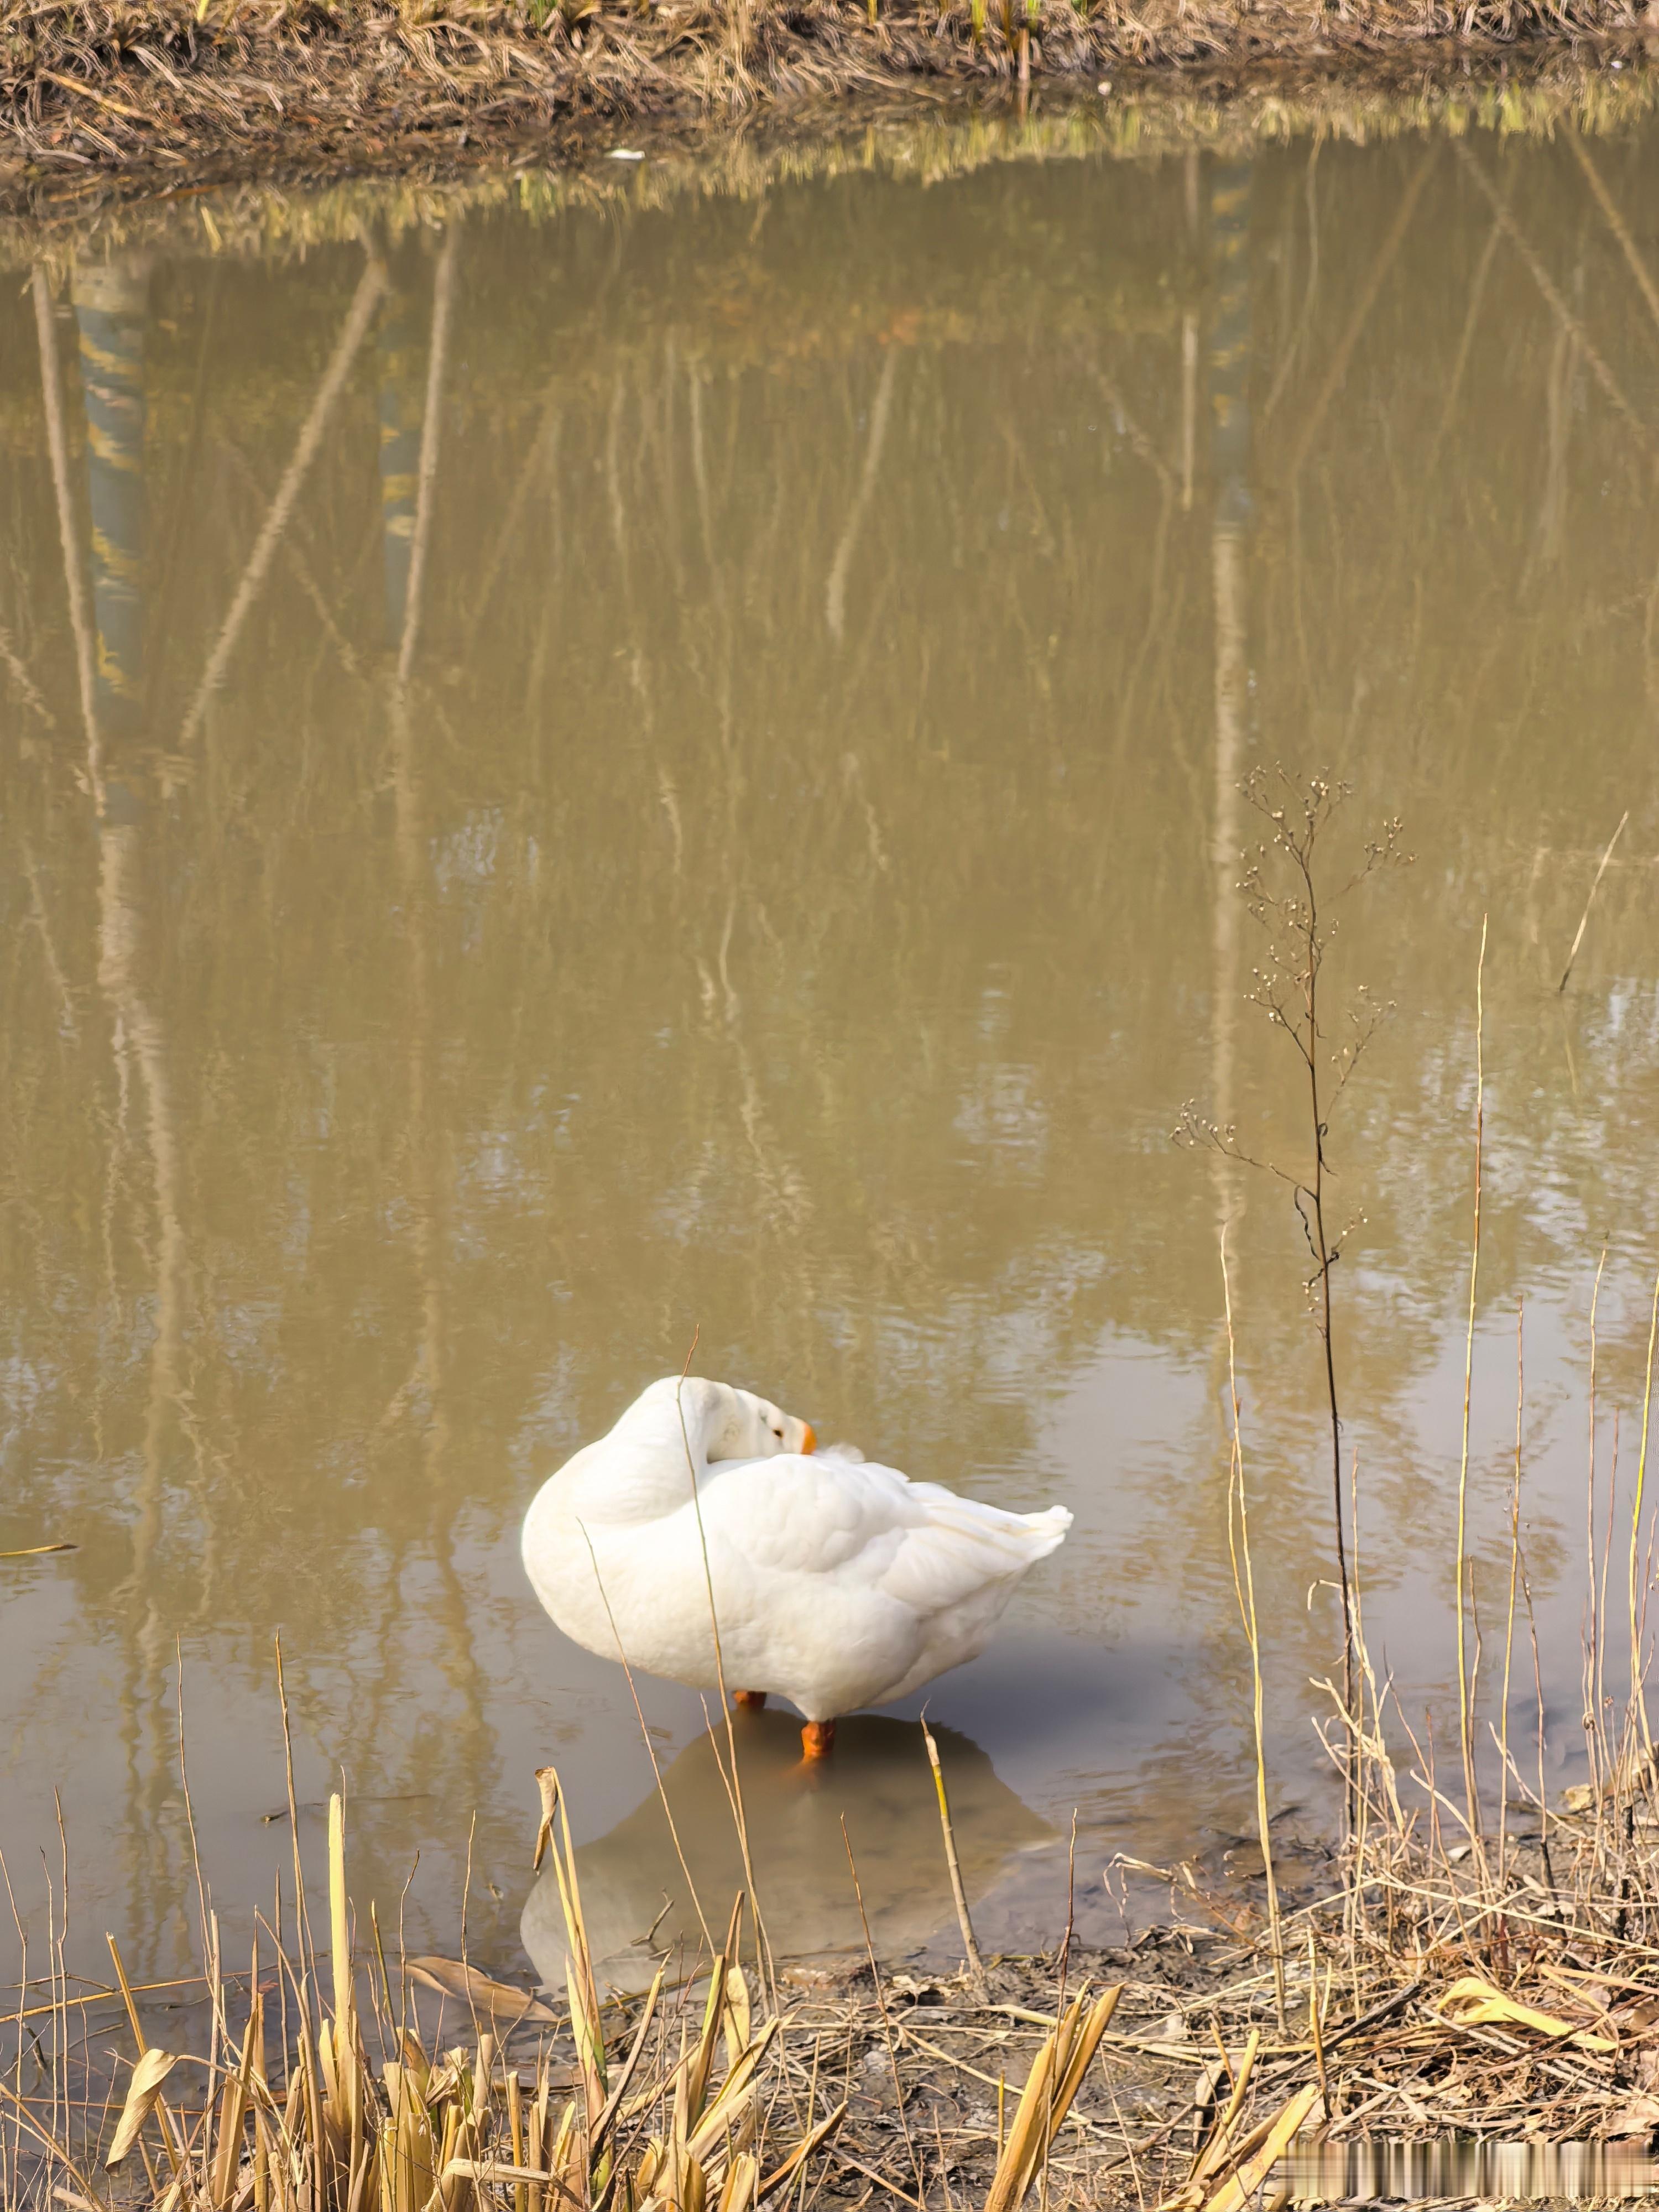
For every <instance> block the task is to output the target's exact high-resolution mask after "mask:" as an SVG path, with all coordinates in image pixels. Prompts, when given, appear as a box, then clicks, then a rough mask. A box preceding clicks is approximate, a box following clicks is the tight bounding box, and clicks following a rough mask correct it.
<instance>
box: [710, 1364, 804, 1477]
mask: <svg viewBox="0 0 1659 2212" xmlns="http://www.w3.org/2000/svg"><path fill="white" fill-rule="evenodd" d="M679 1396H680V1407H681V1411H682V1412H683V1413H684V1417H685V1429H686V1434H687V1436H688V1437H690V1440H691V1443H692V1447H693V1449H696V1447H697V1446H698V1445H701V1446H702V1456H703V1458H704V1459H705V1460H706V1461H707V1460H717V1459H772V1458H774V1457H775V1456H776V1455H777V1454H778V1453H779V1452H810V1451H811V1450H812V1449H814V1447H815V1446H816V1445H817V1437H816V1436H815V1435H814V1434H813V1432H812V1424H811V1422H810V1421H803V1420H801V1419H799V1417H798V1416H797V1415H795V1414H793V1413H785V1412H784V1410H783V1408H782V1407H781V1406H775V1405H774V1404H773V1403H772V1401H771V1400H770V1399H769V1398H757V1396H756V1395H755V1394H754V1392H753V1391H752V1390H738V1389H734V1388H733V1387H732V1384H731V1383H708V1382H705V1381H703V1380H702V1377H701V1376H687V1377H686V1379H685V1382H684V1385H682V1386H680V1391H679Z"/></svg>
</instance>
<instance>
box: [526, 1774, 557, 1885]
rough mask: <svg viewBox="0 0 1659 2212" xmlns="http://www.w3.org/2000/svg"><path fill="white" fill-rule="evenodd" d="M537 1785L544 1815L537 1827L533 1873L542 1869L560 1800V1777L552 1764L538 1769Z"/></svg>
mask: <svg viewBox="0 0 1659 2212" xmlns="http://www.w3.org/2000/svg"><path fill="white" fill-rule="evenodd" d="M536 1787H537V1789H538V1790H540V1791H541V1793H542V1817H541V1820H540V1821H539V1822H538V1826H537V1829H536V1856H535V1857H534V1858H533V1859H532V1861H531V1862H530V1871H531V1873H532V1874H539V1873H540V1872H541V1870H542V1860H543V1858H544V1857H545V1855H546V1851H547V1847H548V1845H549V1844H550V1843H551V1842H552V1840H553V1815H554V1813H555V1811H556V1809H557V1807H558V1802H559V1777H558V1773H557V1771H556V1769H555V1768H553V1767H551V1766H538V1768H537V1769H536Z"/></svg>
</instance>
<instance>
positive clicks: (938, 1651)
mask: <svg viewBox="0 0 1659 2212" xmlns="http://www.w3.org/2000/svg"><path fill="white" fill-rule="evenodd" d="M816 1447H817V1439H816V1438H815V1437H814V1436H813V1433H812V1429H811V1424H810V1423H809V1422H806V1421H802V1420H798V1419H795V1418H794V1417H793V1415H791V1414H788V1413H782V1412H781V1411H780V1410H779V1408H778V1407H776V1406H774V1405H770V1404H769V1403H768V1401H766V1400H765V1399H764V1398H757V1397H756V1396H754V1395H753V1394H752V1393H751V1392H750V1391H748V1390H737V1389H732V1387H731V1386H730V1385H729V1384H727V1383H708V1382H704V1381H702V1379H701V1378H700V1377H697V1376H687V1377H686V1378H685V1379H684V1381H682V1380H681V1378H680V1377H679V1376H677V1375H670V1376H664V1378H663V1379H662V1381H660V1382H659V1383H652V1384H651V1386H650V1388H649V1389H647V1390H645V1391H644V1392H642V1393H641V1395H640V1396H639V1397H638V1398H636V1399H635V1401H634V1403H633V1404H632V1405H631V1406H630V1407H629V1408H628V1411H627V1412H626V1413H624V1414H623V1417H622V1419H620V1420H619V1421H618V1422H617V1425H616V1426H615V1428H613V1429H612V1430H611V1433H610V1434H609V1436H605V1437H600V1438H599V1442H598V1443H592V1444H588V1445H587V1446H586V1447H585V1449H582V1450H581V1451H579V1452H578V1453H577V1454H576V1455H575V1457H574V1459H572V1460H569V1461H568V1462H566V1464H565V1465H564V1466H563V1467H562V1468H560V1470H559V1472H558V1473H557V1474H556V1475H554V1476H553V1477H552V1478H551V1479H550V1480H549V1481H548V1482H546V1483H544V1485H543V1486H542V1488H541V1489H540V1490H539V1491H538V1492H537V1495H536V1498H535V1499H534V1501H533V1502H532V1505H531V1508H530V1510H529V1512H528V1513H527V1514H526V1516H525V1523H524V1540H523V1541H524V1563H525V1569H526V1572H527V1574H528V1575H529V1577H530V1580H531V1583H532V1585H533V1586H534V1589H535V1591H536V1595H537V1596H538V1598H540V1600H541V1601H542V1603H543V1604H544V1606H545V1607H546V1608H547V1610H548V1611H549V1613H551V1614H552V1616H553V1618H554V1620H556V1622H557V1623H558V1625H559V1626H560V1627H561V1628H562V1629H563V1631H564V1632H565V1633H566V1635H567V1636H569V1637H572V1638H574V1640H575V1641H576V1642H577V1643H578V1644H583V1645H585V1646H586V1649H587V1650H590V1651H597V1652H599V1654H600V1655H601V1656H603V1657H605V1658H608V1659H614V1658H624V1659H626V1661H627V1662H628V1663H629V1666H632V1667H641V1668H645V1669H646V1670H647V1672H648V1673H650V1674H666V1675H669V1676H671V1678H672V1679H673V1680H676V1681H680V1682H690V1683H691V1684H692V1685H693V1686H694V1687H696V1688H698V1689H705V1690H712V1689H714V1688H716V1687H717V1686H718V1685H719V1681H720V1671H721V1668H717V1666H716V1662H715V1649H714V1634H713V1632H712V1630H711V1626H710V1605H709V1597H710V1591H711V1589H712V1591H713V1597H714V1607H713V1611H714V1619H715V1620H717V1621H718V1624H719V1629H720V1662H721V1667H722V1668H723V1671H724V1674H725V1677H726V1681H727V1682H728V1683H738V1682H742V1683H744V1684H746V1685H748V1687H746V1688H744V1689H742V1690H739V1691H738V1693H737V1694H738V1702H739V1703H740V1704H743V1705H751V1706H753V1705H764V1704H765V1702H766V1698H767V1693H768V1692H769V1691H775V1692H777V1693H778V1694H779V1695H780V1696H781V1697H785V1698H787V1699H789V1701H790V1703H791V1704H792V1705H796V1706H798V1707H799V1710H800V1711H801V1712H802V1713H803V1714H805V1717H806V1726H805V1729H803V1730H802V1732H801V1734H802V1741H803V1743H804V1745H805V1751H806V1755H807V1757H808V1758H809V1759H814V1758H821V1757H822V1756H823V1754H824V1753H826V1752H827V1751H828V1750H829V1747H830V1745H831V1743H832V1742H833V1741H834V1740H835V1733H836V1715H837V1714H840V1713H848V1712H852V1711H855V1710H857V1709H858V1708H859V1707H860V1706H862V1705H885V1704H887V1703H888V1702H889V1701H890V1699H895V1698H902V1697H906V1696H908V1693H909V1692H911V1691H912V1690H915V1689H917V1688H919V1687H920V1686H921V1684H922V1683H923V1682H926V1681H928V1680H931V1679H932V1678H933V1675H935V1674H943V1673H944V1672H945V1669H946V1668H951V1667H959V1666H960V1665H962V1663H963V1661H965V1660H968V1659H972V1658H974V1657H975V1656H977V1654H978V1653H980V1652H981V1651H982V1650H984V1649H985V1646H986V1644H987V1643H988V1642H989V1641H990V1638H991V1632H992V1631H993V1629H994V1627H995V1626H996V1624H997V1622H998V1620H1000V1618H1001V1615H1002V1612H1003V1608H1004V1607H1006V1604H1007V1602H1008V1600H1009V1598H1010V1597H1011V1596H1012V1594H1013V1590H1014V1586H1015V1584H1016V1583H1018V1581H1019V1579H1020V1577H1022V1576H1023V1575H1024V1574H1025V1573H1026V1572H1027V1571H1028V1570H1029V1569H1030V1568H1031V1567H1033V1566H1035V1565H1036V1562H1037V1561H1038V1560H1039V1559H1043V1558H1045V1557H1046V1556H1047V1554H1048V1553H1050V1552H1052V1551H1053V1550H1054V1547H1055V1546H1056V1545H1057V1544H1060V1542H1062V1541H1064V1539H1065V1535H1066V1530H1067V1529H1068V1528H1070V1527H1071V1525H1072V1516H1071V1515H1070V1514H1069V1513H1068V1512H1067V1511H1066V1509H1065V1507H1064V1506H1063V1505H1054V1506H1051V1507H1050V1508H1049V1509H1048V1511H1047V1512H1046V1513H1005V1512H1004V1511H1003V1510H1001V1508H1000V1506H995V1505H981V1504H978V1503H976V1501H975V1499H973V1498H958V1497H957V1495H956V1494H955V1492H952V1491H949V1490H945V1489H943V1488H941V1486H939V1484H938V1483H933V1482H912V1481H910V1480H908V1477H907V1476H905V1475H902V1474H899V1473H898V1472H897V1470H896V1468H890V1467H877V1466H874V1465H872V1464H870V1463H869V1462H866V1461H864V1460H862V1459H860V1457H859V1455H858V1454H857V1453H856V1452H854V1451H851V1450H850V1449H844V1448H842V1447H836V1448H834V1449H831V1450H829V1451H824V1452H819V1451H817V1448H816ZM694 1485H695V1490H694ZM700 1521H701V1527H699V1522H700Z"/></svg>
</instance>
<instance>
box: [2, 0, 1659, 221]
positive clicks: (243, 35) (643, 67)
mask: <svg viewBox="0 0 1659 2212" xmlns="http://www.w3.org/2000/svg"><path fill="white" fill-rule="evenodd" d="M1655 33H1659V12H1656V8H1655V5H1654V0H1364V5H1362V6H1354V5H1351V4H1349V0H1340V4H1338V5H1335V6H1330V5H1327V6H1324V7H1322V8H1319V9H1313V10H1311V11H1310V9H1308V8H1307V7H1306V6H1305V5H1302V4H1291V0H1249V4H1247V0H1076V4H1074V0H992V4H991V5H989V6H988V7H987V4H986V0H403V3H402V4H397V3H396V0H341V3H340V4H329V0H145V4H143V5H142V6H136V7H135V6H131V5H128V4H123V0H62V4H60V5H54V6H47V7H40V6H38V5H31V4H24V0H11V4H9V5H8V6H7V7H6V8H5V9H4V10H3V14H0V104H3V113H4V119H5V129H4V132H3V137H0V146H3V145H5V144H6V143H7V142H9V153H10V156H11V158H10V161H9V163H8V164H7V165H6V166H7V167H9V169H10V171H11V177H10V179H9V183H10V185H11V186H12V188H13V189H15V187H16V185H17V184H18V183H20V182H21V181H22V180H23V179H26V178H30V177H33V178H40V177H52V176H54V175H56V176H64V175H69V176H74V175H76V174H77V173H78V174H81V175H83V176H84V175H85V174H86V173H88V171H93V172H98V171H110V170H114V171H125V170H130V169H132V168H133V167H143V168H144V169H145V170H146V171H153V172H155V173H157V176H158V180H159V181H167V180H168V179H169V177H170V179H171V180H172V181H174V182H176V181H178V177H179V172H180V171H181V170H183V169H192V170H194V169H199V168H200V167H203V166H204V164H206V165H213V164H218V165H221V166H223V165H226V164H228V163H234V165H235V166H236V167H238V168H239V169H240V170H242V171H244V172H246V171H247V170H250V169H258V168H259V167H266V168H270V167H277V168H291V167H293V165H294V164H295V162H296V161H297V162H299V163H301V165H303V166H304V167H307V168H310V169H317V168H323V169H327V168H331V167H353V168H361V167H363V166H364V165H366V164H367V165H378V164H386V165H388V166H392V167H395V166H398V165H399V164H402V163H406V162H407V161H410V160H418V159H419V158H421V156H422V155H423V154H429V153H430V151H431V150H432V149H433V148H434V147H435V146H439V147H441V148H442V149H444V151H445V152H446V154H447V155H448V156H449V157H450V158H462V159H465V149H467V148H468V147H469V145H470V146H471V148H472V149H473V152H474V155H475V156H476V153H477V148H478V146H479V145H480V143H486V144H492V145H501V144H502V143H506V144H508V145H511V144H512V143H514V142H515V141H521V140H523V139H525V138H526V136H528V135H529V134H535V135H536V136H537V137H545V134H547V133H548V132H549V131H561V132H563V133H565V134H567V135H568V133H569V132H570V131H571V130H572V127H573V126H580V125H581V124H582V123H583V121H584V120H585V119H586V120H588V121H591V120H592V119H593V118H601V119H603V118H610V119H611V121H612V122H616V121H619V120H621V119H623V118H675V117H679V118H697V119H701V120H708V119H713V118H720V117H723V116H724V117H730V116H737V115H742V114H744V113H747V112H751V111H752V110H753V109H755V108H756V107H757V106H758V105H762V104H777V103H783V104H787V105H788V106H799V105H800V104H802V103H804V102H811V101H814V100H818V101H822V100H824V99H825V98H833V99H836V100H839V99H842V98H843V97H845V96H846V95H847V94H855V93H856V94H879V93H884V92H891V91H892V90H894V89H895V88H900V87H909V88H915V87H919V86H925V85H927V83H929V82H932V83H933V84H936V85H937V84H942V83H945V82H958V83H966V84H978V85H981V86H994V85H996V84H998V83H1011V82H1023V81H1024V80H1025V79H1026V78H1027V77H1030V78H1036V79H1041V78H1048V79H1062V80H1064V79H1074V80H1075V79H1081V80H1083V81H1084V82H1085V83H1087V82H1090V81H1091V80H1092V79H1094V78H1097V77H1098V76H1100V75H1101V74H1102V72H1103V71H1121V70H1168V69H1175V70H1194V69H1205V68H1213V67H1215V66H1217V65H1225V66H1228V67H1237V66H1238V65H1241V64H1249V65H1252V66H1254V65H1256V64H1263V63H1273V62H1275V61H1279V62H1282V61H1285V60H1286V59H1290V60H1300V61H1304V62H1307V61H1311V62H1313V63H1314V64H1316V65H1318V66H1322V67H1332V66H1335V65H1340V64H1352V63H1353V62H1356V61H1358V60H1361V59H1363V58H1376V57H1379V56H1380V57H1393V58H1396V59H1404V60H1406V61H1407V62H1409V63H1411V64H1413V65H1415V66H1419V67H1420V66H1423V65H1425V63H1426V64H1429V65H1432V64H1433V63H1434V62H1435V61H1436V60H1437V59H1438V60H1439V61H1440V62H1441V63H1442V64H1446V63H1449V64H1451V65H1452V66H1454V67H1457V66H1465V65H1467V64H1468V60H1469V59H1470V58H1471V57H1474V58H1476V59H1479V58H1480V57H1482V56H1486V57H1488V58H1492V57H1494V56H1498V55H1512V54H1513V53H1514V52H1515V50H1516V49H1517V48H1525V47H1528V46H1536V45H1538V44H1539V42H1553V43H1554V44H1556V45H1558V46H1559V44H1560V43H1561V42H1564V41H1566V42H1571V43H1573V44H1575V45H1580V46H1582V45H1583V44H1584V43H1585V42H1590V43H1591V44H1594V43H1595V42H1605V41H1608V40H1612V41H1619V42H1623V43H1624V45H1625V46H1626V47H1628V46H1630V45H1631V44H1632V42H1635V43H1636V44H1637V45H1638V46H1639V45H1640V43H1641V41H1642V40H1644V38H1645V39H1647V40H1651V38H1652V37H1653V35H1654V34H1655ZM1446 47H1452V48H1455V51H1452V52H1440V49H1442V48H1446ZM4 181H8V180H5V179H0V182H4Z"/></svg>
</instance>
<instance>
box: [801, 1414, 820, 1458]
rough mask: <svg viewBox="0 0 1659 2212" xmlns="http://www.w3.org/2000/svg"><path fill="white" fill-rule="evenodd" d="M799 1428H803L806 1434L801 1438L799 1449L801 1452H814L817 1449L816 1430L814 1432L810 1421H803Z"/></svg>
mask: <svg viewBox="0 0 1659 2212" xmlns="http://www.w3.org/2000/svg"><path fill="white" fill-rule="evenodd" d="M801 1426H802V1428H804V1429H805V1431H806V1434H805V1436H804V1437H802V1439H801V1447H800V1448H801V1449H802V1451H803V1452H815V1451H816V1450H817V1448H818V1438H817V1430H816V1429H814V1427H813V1426H812V1424H811V1421H803V1422H802V1423H801Z"/></svg>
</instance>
